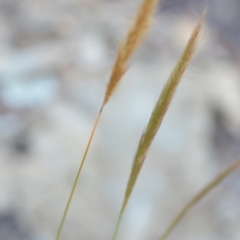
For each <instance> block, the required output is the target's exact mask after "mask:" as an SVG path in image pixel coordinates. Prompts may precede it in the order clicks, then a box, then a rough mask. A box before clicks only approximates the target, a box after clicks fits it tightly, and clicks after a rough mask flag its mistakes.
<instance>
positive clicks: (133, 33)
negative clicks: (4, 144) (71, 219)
mask: <svg viewBox="0 0 240 240" xmlns="http://www.w3.org/2000/svg"><path fill="white" fill-rule="evenodd" d="M157 1H158V0H143V2H142V4H141V5H140V7H139V10H138V12H137V15H136V18H135V19H134V21H133V24H132V27H131V28H130V30H129V31H128V34H127V37H126V40H125V41H124V42H123V43H122V44H121V45H120V47H119V49H118V55H117V58H116V61H115V64H114V66H113V70H112V73H111V76H110V80H109V83H108V85H107V88H106V92H105V96H104V99H103V103H102V106H101V108H100V111H99V113H98V116H97V119H96V121H95V124H94V126H93V129H92V132H91V135H90V138H89V140H88V143H87V147H86V149H85V152H84V155H83V158H82V161H81V164H80V166H79V169H78V172H77V175H76V178H75V180H74V183H73V186H72V189H71V192H70V196H69V198H68V201H67V204H66V207H65V210H64V212H63V216H62V218H61V222H60V225H59V227H58V231H57V234H56V238H55V239H56V240H59V239H60V236H61V232H62V229H63V226H64V222H65V219H66V216H67V213H68V210H69V207H70V204H71V201H72V198H73V194H74V192H75V189H76V186H77V183H78V180H79V177H80V175H81V171H82V168H83V165H84V162H85V160H86V157H87V154H88V151H89V148H90V146H91V143H92V139H93V136H94V133H95V131H96V128H97V125H98V123H99V120H100V118H101V115H102V112H103V109H104V107H105V105H106V104H107V102H108V101H109V99H110V97H111V96H112V95H113V93H114V91H115V90H116V87H117V85H118V83H119V82H120V80H121V79H122V77H123V75H124V73H125V72H126V71H127V68H128V66H127V64H128V61H129V59H130V57H131V56H132V54H133V53H134V52H135V51H136V49H137V47H138V46H139V45H140V43H141V42H142V40H143V37H144V35H145V34H146V32H147V30H148V28H149V26H150V23H151V19H152V16H153V13H154V9H155V6H156V3H157Z"/></svg>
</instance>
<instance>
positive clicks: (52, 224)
mask: <svg viewBox="0 0 240 240" xmlns="http://www.w3.org/2000/svg"><path fill="white" fill-rule="evenodd" d="M139 3H140V0H131V1H130V0H58V1H56V0H21V1H19V0H0V141H1V144H0V240H53V239H54V236H55V233H56V231H57V228H58V225H59V222H60V218H61V216H62V213H63V209H64V207H65V204H66V201H67V198H68V196H69V193H70V189H71V186H72V184H73V181H74V178H75V175H76V172H77V168H78V166H79V163H80V160H81V157H82V155H83V151H84V149H85V147H86V143H87V140H88V138H89V134H90V131H91V129H92V126H93V123H94V121H95V118H96V115H97V113H98V110H99V107H100V105H101V103H102V99H103V95H104V91H105V87H106V84H107V82H108V78H109V75H110V72H111V67H112V65H113V62H114V60H115V57H116V48H117V46H118V44H119V42H120V41H121V39H123V37H124V36H125V33H126V31H127V29H128V26H129V24H130V23H131V19H132V18H133V16H134V14H135V12H136V9H137V7H138V5H139ZM206 6H208V14H207V20H206V24H205V28H204V33H203V38H202V40H201V42H200V44H199V47H198V50H197V54H196V55H195V58H194V60H193V61H192V63H191V66H190V67H189V68H188V70H187V72H186V73H185V75H184V78H183V80H182V82H181V84H180V87H179V89H178V92H177V94H176V96H175V98H174V101H173V103H172V105H171V107H170V109H169V111H168V113H167V115H166V117H165V120H164V122H163V124H162V127H161V129H160V131H159V133H158V135H157V137H156V138H155V141H154V143H153V145H152V147H151V150H150V151H149V155H148V157H147V159H146V162H145V165H144V167H143V170H142V172H141V175H140V177H139V180H138V182H137V185H136V188H135V190H134V192H133V195H132V198H131V200H130V202H129V205H128V207H127V209H126V212H125V215H124V218H123V222H122V225H121V228H120V233H119V238H118V239H119V240H120V239H122V240H148V239H158V238H159V236H160V234H161V233H162V232H163V231H164V229H165V228H166V226H167V225H168V223H169V222H170V221H171V220H172V219H173V217H174V216H175V215H176V214H177V212H178V211H179V210H180V209H181V207H182V206H183V205H184V204H185V203H186V202H187V201H189V199H190V198H191V197H192V196H193V195H194V194H195V193H196V192H197V191H199V190H200V189H201V188H202V187H203V186H205V184H207V183H208V182H209V181H210V180H211V179H213V178H214V177H215V176H216V175H217V174H218V173H219V172H221V171H222V170H223V169H224V168H226V167H227V166H228V165H229V164H231V163H232V162H233V161H234V160H236V159H237V158H239V157H240V75H239V63H240V44H239V42H240V29H239V21H240V14H239V12H240V1H238V0H228V1H225V0H210V1H201V0H162V1H161V4H159V6H158V9H157V11H156V14H155V20H154V23H153V26H152V28H151V30H150V31H149V34H148V35H147V37H146V40H145V42H144V44H143V45H142V46H141V47H140V49H139V51H138V52H137V53H136V54H135V55H134V57H133V58H132V60H131V67H130V68H129V71H128V72H127V74H126V75H125V76H124V79H123V80H122V82H121V85H120V86H119V88H118V90H117V92H116V94H115V95H114V97H113V98H112V99H111V101H110V102H109V104H108V105H107V106H106V108H105V110H104V113H103V115H102V118H101V120H100V124H99V127H98V129H97V132H96V135H95V138H94V141H93V144H92V146H91V151H90V153H89V156H88V158H87V161H86V164H85V166H84V168H83V172H82V175H81V177H80V182H79V184H78V187H77V192H76V194H75V195H74V200H73V202H72V205H71V208H70V211H69V214H68V217H67V221H66V225H65V226H64V231H63V234H62V239H63V240H64V239H65V240H79V239H81V240H93V239H98V240H106V239H111V236H112V233H113V229H114V226H115V223H116V220H117V215H118V212H119V209H120V205H121V202H122V199H123V194H124V190H125V187H126V182H127V179H128V176H129V172H130V167H131V164H132V159H133V156H134V153H135V150H136V148H137V144H138V140H139V138H140V136H141V133H142V131H143V129H144V127H145V126H146V124H147V121H148V119H149V116H150V113H151V111H152V109H153V106H154V104H155V102H156V100H157V98H158V95H159V93H160V90H161V88H162V86H163V84H164V82H165V81H166V80H167V78H168V76H169V74H170V72H171V70H172V69H173V67H174V65H175V63H176V62H177V59H178V57H179V56H180V54H181V51H182V50H183V48H184V46H185V45H186V42H187V40H188V38H189V36H190V34H191V31H192V29H193V28H194V25H195V23H196V21H197V19H198V17H199V15H200V14H201V12H202V11H203V10H204V9H205V7H206ZM239 174H240V171H235V173H234V174H232V175H231V176H230V177H228V178H227V179H226V180H225V181H224V182H223V183H222V184H221V185H220V186H218V187H217V188H216V189H215V190H214V191H212V192H211V194H209V195H208V196H207V197H206V198H204V200H203V201H201V203H200V204H198V205H197V206H196V207H195V208H194V209H193V210H192V211H191V212H190V213H189V214H188V215H187V217H186V218H185V219H184V221H182V222H181V224H180V225H179V226H178V227H177V228H176V229H175V231H174V233H173V234H172V235H171V236H170V237H169V240H170V239H172V240H182V239H184V240H229V239H231V240H239V239H240V228H239V224H240V177H239Z"/></svg>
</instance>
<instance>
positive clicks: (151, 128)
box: [113, 15, 204, 240]
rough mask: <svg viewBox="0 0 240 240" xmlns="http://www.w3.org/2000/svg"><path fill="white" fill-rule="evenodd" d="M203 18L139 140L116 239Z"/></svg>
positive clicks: (192, 52)
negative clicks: (124, 213)
mask: <svg viewBox="0 0 240 240" xmlns="http://www.w3.org/2000/svg"><path fill="white" fill-rule="evenodd" d="M203 20H204V15H203V16H202V17H201V18H200V20H199V21H198V23H197V25H196V27H195V28H194V30H193V32H192V35H191V37H190V39H189V41H188V43H187V46H186V47H185V50H184V52H183V54H182V56H181V57H180V59H179V61H178V63H177V64H176V66H175V68H174V69H173V71H172V74H171V75H170V77H169V79H168V81H167V83H166V84H165V86H164V88H163V90H162V92H161V94H160V96H159V99H158V101H157V104H156V106H155V108H154V110H153V112H152V115H151V117H150V120H149V122H148V125H147V128H146V130H145V131H144V133H143V134H142V136H141V139H140V141H139V145H138V148H137V151H136V154H135V157H134V160H133V164H132V169H131V173H130V176H129V180H128V184H127V188H126V191H125V196H124V200H123V203H122V207H121V210H120V213H119V217H118V221H117V224H116V228H115V231H114V237H113V239H114V240H115V239H116V236H117V232H118V229H119V226H120V222H121V219H122V215H123V212H124V210H125V208H126V205H127V203H128V201H129V198H130V196H131V193H132V190H133V188H134V186H135V183H136V180H137V178H138V175H139V173H140V171H141V168H142V165H143V163H144V160H145V158H146V155H147V152H148V150H149V148H150V145H151V143H152V141H153V139H154V137H155V135H156V133H157V131H158V129H159V127H160V125H161V122H162V120H163V118H164V115H165V114H166V112H167V109H168V107H169V105H170V103H171V100H172V98H173V96H174V93H175V91H176V89H177V86H178V84H179V82H180V80H181V78H182V76H183V73H184V71H185V70H186V68H187V66H188V64H189V62H190V60H191V58H192V56H193V54H194V51H195V49H196V46H197V43H198V41H199V37H200V33H201V29H202V25H203Z"/></svg>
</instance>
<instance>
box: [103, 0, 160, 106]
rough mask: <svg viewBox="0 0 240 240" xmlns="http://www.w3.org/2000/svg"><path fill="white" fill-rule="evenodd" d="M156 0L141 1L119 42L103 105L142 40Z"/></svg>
mask: <svg viewBox="0 0 240 240" xmlns="http://www.w3.org/2000/svg"><path fill="white" fill-rule="evenodd" d="M157 1H158V0H144V1H143V3H142V5H141V6H140V8H139V10H138V13H137V16H136V18H135V20H134V22H133V24H132V27H131V28H130V30H129V31H128V34H127V37H126V40H125V41H124V42H123V43H121V44H120V46H119V49H118V55H117V59H116V61H115V64H114V66H113V70H112V74H111V76H110V80H109V83H108V86H107V89H106V93H105V96H104V100H103V105H105V104H106V103H107V102H108V100H109V98H110V97H111V96H112V94H113V92H114V90H115V89H116V87H117V85H118V83H119V81H120V80H121V78H122V76H123V75H124V73H125V72H126V70H127V67H128V65H127V64H128V60H129V58H130V57H131V56H132V54H133V53H134V52H135V50H136V48H137V47H138V46H139V45H140V43H141V42H142V39H143V37H144V35H145V33H146V32H147V30H148V28H149V26H150V23H151V20H152V16H153V12H154V9H155V7H156V4H157Z"/></svg>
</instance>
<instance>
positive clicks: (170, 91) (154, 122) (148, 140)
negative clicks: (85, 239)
mask: <svg viewBox="0 0 240 240" xmlns="http://www.w3.org/2000/svg"><path fill="white" fill-rule="evenodd" d="M157 2H158V0H143V1H142V3H141V5H140V7H139V9H138V11H137V14H136V17H135V19H134V21H133V23H132V25H131V27H130V29H129V30H128V33H127V36H126V38H125V40H124V41H122V43H121V44H120V45H119V47H118V51H117V56H116V60H115V63H114V65H113V68H112V71H111V75H110V78H109V82H108V85H107V87H106V91H105V94H104V97H103V102H102V104H101V107H100V110H99V112H98V115H97V118H96V120H95V123H94V125H93V129H92V132H91V134H90V138H89V140H88V143H87V147H86V149H85V152H84V154H83V157H82V160H81V163H80V166H79V169H78V171H77V175H76V177H75V180H74V183H73V186H72V189H71V192H70V195H69V197H68V201H67V204H66V207H65V209H64V212H63V215H62V218H61V221H60V224H59V227H58V230H57V234H56V237H55V240H59V239H60V236H61V232H62V229H63V226H64V223H65V220H66V216H67V213H68V210H69V207H70V205H71V201H72V198H73V195H74V192H75V189H76V186H77V183H78V180H79V177H80V175H81V171H82V168H83V165H84V162H85V160H86V157H87V154H88V151H89V148H90V146H91V143H92V140H93V137H94V134H95V131H96V129H97V126H98V123H99V120H100V118H101V115H102V113H103V109H104V107H105V105H106V104H107V103H108V101H109V100H110V98H111V97H112V96H113V94H114V92H115V90H116V88H117V86H118V84H119V83H120V81H121V79H122V77H123V75H124V74H125V73H126V71H127V69H128V66H129V60H130V58H131V56H132V55H133V53H134V52H135V51H136V49H137V47H138V46H139V45H140V44H141V43H142V40H143V38H144V36H145V35H146V32H147V30H148V29H149V27H150V24H151V22H152V18H153V14H154V10H155V8H156V4H157ZM204 18H205V12H204V14H203V15H202V16H201V17H200V19H199V21H198V22H197V24H196V26H195V28H194V29H193V32H192V34H191V36H190V39H189V41H188V43H187V45H186V47H185V49H184V51H183V53H182V55H181V57H180V58H179V60H178V62H177V64H176V66H175V68H174V69H173V71H172V73H171V74H170V77H169V79H168V80H167V82H166V84H165V85H164V87H163V89H162V91H161V93H160V95H159V98H158V100H157V103H156V105H155V107H154V109H153V111H152V114H151V116H150V119H149V122H148V124H147V127H146V129H145V130H144V131H143V134H142V135H141V138H140V140H139V143H138V147H137V150H136V153H135V157H134V159H133V163H132V167H131V171H130V176H129V179H128V182H127V186H126V190H125V194H124V197H123V201H122V205H121V208H120V211H119V214H118V219H117V222H116V225H115V229H114V233H113V236H112V240H116V239H117V235H118V231H119V228H120V224H121V221H122V216H123V214H124V211H125V209H126V206H127V204H128V201H129V199H130V197H131V194H132V191H133V189H134V187H135V184H136V181H137V179H138V177H139V173H140V171H141V169H142V166H143V163H144V161H145V159H146V156H147V153H148V151H149V149H150V146H151V144H152V142H153V140H154V137H155V136H156V134H157V132H158V130H159V127H160V126H161V123H162V121H163V119H164V116H165V114H166V112H167V110H168V108H169V106H170V103H171V101H172V99H173V97H174V94H175V92H176V89H177V87H178V85H179V83H180V81H181V79H182V76H183V74H184V72H185V70H186V68H187V67H188V65H189V63H190V61H191V59H192V57H193V55H194V53H195V50H196V47H197V46H198V44H199V39H200V36H201V32H202V27H203V23H204ZM239 165H240V160H238V161H236V162H235V163H233V164H232V165H231V166H229V167H228V168H227V169H226V170H225V171H223V172H222V173H221V174H219V175H218V176H217V177H216V178H215V179H214V180H213V181H212V182H210V183H209V184H208V185H207V186H206V187H205V188H203V190H201V191H200V192H199V193H197V194H196V195H195V196H194V197H193V198H192V199H191V200H190V201H189V202H188V204H186V206H184V207H183V208H182V210H181V211H180V212H179V213H178V214H177V216H176V217H175V219H174V220H173V221H172V222H171V223H170V225H169V226H168V227H167V229H166V230H165V232H164V233H163V234H162V235H161V237H160V238H159V240H165V239H167V237H168V236H169V235H170V233H171V232H172V231H173V230H174V229H175V228H176V226H177V225H178V224H179V222H180V221H181V220H182V218H183V217H184V216H185V215H186V214H187V212H188V211H189V210H190V209H191V208H192V207H193V206H194V205H195V204H197V203H198V202H199V201H200V200H201V199H202V198H203V197H204V196H205V195H207V194H208V193H209V192H210V191H211V190H212V189H213V188H215V187H216V186H217V185H218V184H219V183H220V182H221V181H223V180H224V179H225V178H226V177H227V176H228V175H229V174H230V173H231V172H233V171H234V170H235V169H236V168H237V167H238V166H239Z"/></svg>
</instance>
